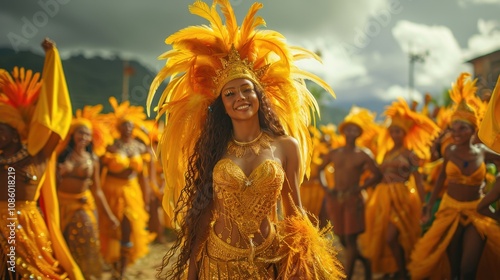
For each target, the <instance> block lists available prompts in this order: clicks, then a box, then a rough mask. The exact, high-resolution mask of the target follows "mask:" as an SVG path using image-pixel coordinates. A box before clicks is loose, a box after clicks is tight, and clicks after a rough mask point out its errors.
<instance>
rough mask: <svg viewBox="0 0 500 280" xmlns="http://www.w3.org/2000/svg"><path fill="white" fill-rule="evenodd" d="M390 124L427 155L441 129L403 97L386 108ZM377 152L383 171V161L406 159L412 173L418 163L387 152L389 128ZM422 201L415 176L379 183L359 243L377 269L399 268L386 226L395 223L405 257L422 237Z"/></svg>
mask: <svg viewBox="0 0 500 280" xmlns="http://www.w3.org/2000/svg"><path fill="white" fill-rule="evenodd" d="M384 113H385V115H386V116H387V120H390V125H396V126H399V127H400V128H402V129H403V130H404V131H405V132H406V135H405V138H404V147H405V148H407V149H410V150H412V151H413V152H415V154H417V156H419V157H420V158H426V157H428V150H429V149H428V147H429V145H430V141H431V140H432V138H433V137H434V136H436V134H437V133H438V127H437V126H436V125H435V124H434V123H433V122H432V121H431V120H430V119H429V118H428V117H426V116H424V115H422V114H420V113H417V112H413V111H411V109H410V108H409V107H408V105H407V104H406V102H405V101H404V100H403V99H399V100H398V101H395V102H393V103H392V105H391V106H389V107H388V108H387V109H386V111H385V112H384ZM379 140H380V142H379V143H381V145H380V146H379V152H382V153H383V154H382V155H380V154H379V155H378V158H379V160H381V163H380V166H381V169H382V171H383V173H385V172H387V171H385V170H384V169H383V166H384V164H389V165H390V164H391V163H395V162H399V163H401V162H405V164H406V165H408V168H409V170H408V171H407V173H408V175H410V173H411V170H412V168H416V166H412V165H413V164H415V163H411V162H408V159H407V158H405V157H403V156H402V155H401V153H400V152H399V151H397V152H395V153H392V154H385V151H389V150H390V149H391V148H392V145H393V142H392V140H391V139H390V137H389V135H388V133H387V131H385V132H384V134H383V135H382V137H381V138H380V139H379ZM421 205H422V202H421V201H420V198H419V196H418V192H417V188H416V184H415V181H414V180H413V176H410V178H409V180H408V181H406V182H382V183H380V184H378V185H377V186H376V187H375V189H374V190H373V192H372V193H371V195H370V197H369V200H368V201H367V202H366V212H365V221H366V230H365V232H364V233H363V234H362V235H361V236H360V247H361V250H362V251H363V252H364V255H365V256H366V257H368V258H369V259H370V260H371V262H372V271H373V272H374V273H393V272H396V271H397V270H398V267H397V264H396V260H395V259H394V257H393V254H392V252H391V249H390V247H389V245H388V244H387V241H386V236H387V226H388V224H389V223H392V224H393V225H395V226H396V227H397V229H398V231H399V243H400V244H401V246H402V247H403V249H404V253H405V256H406V257H405V259H409V255H410V252H411V251H412V249H413V246H414V245H415V243H417V240H418V238H419V237H420V231H421V229H420V223H419V221H420V216H421Z"/></svg>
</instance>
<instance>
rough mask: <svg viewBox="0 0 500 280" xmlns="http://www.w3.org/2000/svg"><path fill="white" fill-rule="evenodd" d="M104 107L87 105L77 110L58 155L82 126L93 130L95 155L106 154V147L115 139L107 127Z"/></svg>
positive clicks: (59, 147) (60, 145)
mask: <svg viewBox="0 0 500 280" xmlns="http://www.w3.org/2000/svg"><path fill="white" fill-rule="evenodd" d="M102 109H103V106H102V105H101V104H98V105H95V106H90V105H86V106H84V107H83V109H78V110H76V113H75V117H74V118H73V119H72V120H71V126H70V128H69V132H68V135H67V136H66V139H64V141H63V142H61V143H60V144H59V146H58V153H60V152H62V150H63V149H64V148H65V147H66V146H67V145H68V143H69V140H70V139H71V137H73V132H75V129H76V128H78V127H80V126H85V127H87V128H89V129H91V130H92V148H93V150H94V153H95V154H96V155H98V156H102V155H103V154H104V153H105V152H106V147H107V146H109V145H111V144H113V137H112V136H111V132H110V130H109V128H108V127H107V126H106V119H107V118H106V116H105V115H103V114H101V112H102Z"/></svg>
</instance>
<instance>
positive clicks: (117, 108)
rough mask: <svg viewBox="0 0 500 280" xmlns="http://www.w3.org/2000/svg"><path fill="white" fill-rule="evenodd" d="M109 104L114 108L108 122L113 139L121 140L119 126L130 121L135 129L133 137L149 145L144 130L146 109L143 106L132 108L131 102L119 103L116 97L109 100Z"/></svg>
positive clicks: (107, 119)
mask: <svg viewBox="0 0 500 280" xmlns="http://www.w3.org/2000/svg"><path fill="white" fill-rule="evenodd" d="M109 103H110V104H111V107H112V108H113V113H111V114H108V118H106V122H107V123H108V124H109V127H110V129H111V135H112V136H113V138H115V139H116V138H119V137H120V132H119V131H118V126H119V125H120V124H121V123H122V122H124V121H130V122H132V123H133V124H134V129H133V132H132V135H133V137H135V138H138V139H140V140H141V141H142V142H143V143H144V144H146V145H149V143H150V140H149V136H148V134H147V133H146V132H145V131H144V130H143V128H144V126H145V125H144V121H145V120H146V113H144V107H142V106H132V105H130V102H129V101H124V102H122V103H118V100H116V98H115V97H114V96H111V97H110V98H109Z"/></svg>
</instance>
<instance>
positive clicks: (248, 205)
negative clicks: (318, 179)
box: [213, 158, 285, 247]
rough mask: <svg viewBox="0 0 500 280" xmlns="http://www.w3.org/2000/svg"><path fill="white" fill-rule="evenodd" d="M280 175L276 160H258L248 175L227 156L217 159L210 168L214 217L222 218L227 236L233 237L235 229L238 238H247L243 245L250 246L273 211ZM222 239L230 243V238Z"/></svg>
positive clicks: (280, 179)
mask: <svg viewBox="0 0 500 280" xmlns="http://www.w3.org/2000/svg"><path fill="white" fill-rule="evenodd" d="M284 178H285V173H284V170H283V168H282V167H281V165H280V163H278V162H277V161H275V160H272V159H267V160H265V161H264V162H262V163H261V164H260V165H259V166H258V167H257V168H255V169H254V170H253V171H252V173H251V174H250V175H249V176H248V177H247V176H246V175H245V174H244V172H243V170H241V168H240V167H239V166H238V165H236V163H234V162H233V161H232V160H231V159H228V158H225V159H222V160H220V161H219V162H218V163H217V164H216V165H215V167H214V171H213V182H214V191H215V194H216V205H218V207H216V210H215V219H218V218H223V219H224V224H225V227H226V228H227V230H228V231H229V236H232V237H233V238H234V237H235V231H236V232H237V235H239V236H238V238H242V239H243V240H246V241H249V242H250V244H247V246H248V245H251V243H252V241H251V239H252V238H253V236H254V234H255V233H257V232H259V228H260V225H261V223H262V221H263V220H264V219H266V217H268V216H270V215H272V213H273V211H276V202H277V199H278V197H279V195H280V192H281V187H282V185H283V182H284ZM218 235H219V236H220V237H222V234H219V233H218ZM226 242H227V243H232V242H231V238H228V240H226ZM238 243H239V242H237V246H238V245H239V244H238ZM240 246H241V245H240ZM245 247H246V246H245Z"/></svg>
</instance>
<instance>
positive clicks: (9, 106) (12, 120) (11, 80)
mask: <svg viewBox="0 0 500 280" xmlns="http://www.w3.org/2000/svg"><path fill="white" fill-rule="evenodd" d="M41 87H42V82H41V79H40V73H33V71H32V70H25V69H24V68H23V67H21V68H19V67H17V66H16V67H14V70H13V71H12V75H11V74H10V73H9V72H7V71H6V70H4V69H0V122H1V123H6V124H8V125H9V126H11V127H13V128H14V129H16V130H17V131H18V133H19V136H20V137H21V141H23V142H25V141H26V140H27V137H28V126H29V124H30V122H31V119H32V117H33V113H34V110H35V104H36V100H37V99H38V96H39V94H40V90H41Z"/></svg>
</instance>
